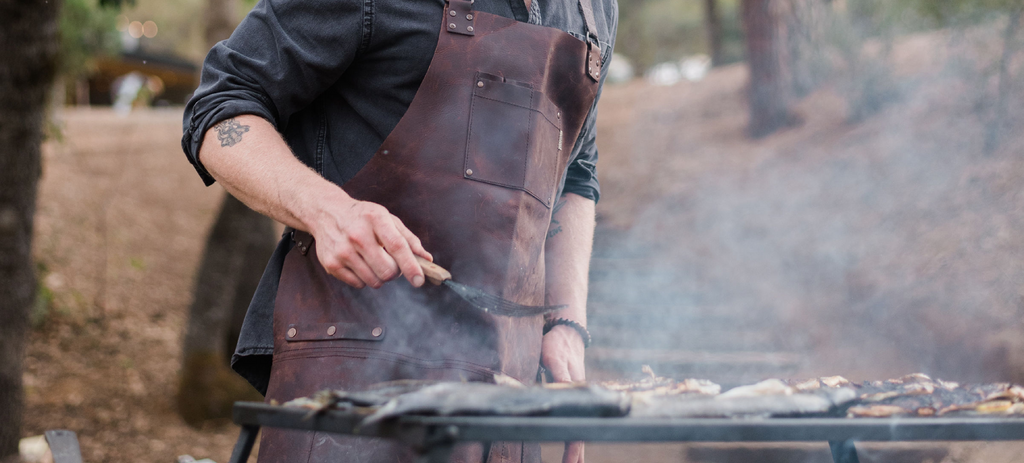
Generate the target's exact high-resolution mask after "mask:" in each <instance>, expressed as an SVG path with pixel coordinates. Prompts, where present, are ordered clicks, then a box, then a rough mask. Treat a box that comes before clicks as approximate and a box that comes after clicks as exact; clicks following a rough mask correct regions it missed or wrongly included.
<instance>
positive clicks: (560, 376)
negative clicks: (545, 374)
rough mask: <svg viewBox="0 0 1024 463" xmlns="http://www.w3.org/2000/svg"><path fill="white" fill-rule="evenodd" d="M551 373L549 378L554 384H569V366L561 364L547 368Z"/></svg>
mask: <svg viewBox="0 0 1024 463" xmlns="http://www.w3.org/2000/svg"><path fill="white" fill-rule="evenodd" d="M548 369H549V370H550V371H551V377H552V378H554V380H555V382H556V383H571V382H572V374H570V373H569V365H567V364H565V363H562V364H560V365H557V366H554V367H550V366H549V367H548Z"/></svg>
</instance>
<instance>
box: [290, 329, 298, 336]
mask: <svg viewBox="0 0 1024 463" xmlns="http://www.w3.org/2000/svg"><path fill="white" fill-rule="evenodd" d="M295 333H297V331H295V328H288V337H289V338H294V337H295Z"/></svg>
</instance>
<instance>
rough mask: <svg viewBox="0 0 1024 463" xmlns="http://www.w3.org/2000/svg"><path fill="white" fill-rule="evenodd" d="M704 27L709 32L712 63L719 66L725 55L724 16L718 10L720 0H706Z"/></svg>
mask: <svg viewBox="0 0 1024 463" xmlns="http://www.w3.org/2000/svg"><path fill="white" fill-rule="evenodd" d="M704 27H706V28H707V32H708V50H709V51H710V53H709V54H710V55H711V65H712V66H719V65H721V64H722V63H723V62H724V61H725V57H724V56H723V55H722V18H721V15H720V14H719V12H718V0H704Z"/></svg>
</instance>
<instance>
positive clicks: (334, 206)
mask: <svg viewBox="0 0 1024 463" xmlns="http://www.w3.org/2000/svg"><path fill="white" fill-rule="evenodd" d="M321 180H322V179H321ZM355 201H356V200H355V199H353V198H352V197H351V196H349V195H348V193H345V190H342V189H341V188H340V187H338V186H337V185H335V184H333V183H330V182H328V181H326V180H323V181H322V184H319V185H315V186H313V187H312V188H307V189H306V193H304V194H302V195H301V199H300V202H301V203H302V205H301V206H300V207H299V208H298V209H299V211H301V212H300V214H301V215H299V216H298V219H299V221H300V222H302V224H303V225H305V226H306V231H308V232H309V233H310V234H312V235H313V236H319V235H320V231H322V230H324V229H325V228H330V227H337V226H338V225H339V224H338V216H339V214H338V213H339V212H340V211H347V210H348V209H349V208H350V207H351V205H352V203H355Z"/></svg>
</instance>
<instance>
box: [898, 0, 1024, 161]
mask: <svg viewBox="0 0 1024 463" xmlns="http://www.w3.org/2000/svg"><path fill="white" fill-rule="evenodd" d="M915 1H916V3H917V7H918V9H919V10H920V11H922V12H923V13H924V14H925V15H927V16H929V17H931V18H933V19H935V20H937V21H938V23H939V25H942V26H959V25H967V24H974V23H977V22H978V21H983V20H987V19H991V18H992V17H993V16H1002V17H1003V18H1004V19H1005V20H1006V27H1005V29H1003V34H1002V39H1003V52H1002V55H1001V56H1000V58H999V62H998V64H997V76H996V79H997V84H996V93H995V95H994V96H992V97H991V98H990V100H991V101H990V102H989V104H988V105H987V106H989V107H992V108H993V110H992V116H991V117H992V119H991V120H990V121H988V123H987V124H986V129H987V130H986V133H985V152H986V153H992V152H994V151H995V150H996V149H997V148H998V147H999V144H1000V139H1001V138H1002V136H1003V135H1004V134H1005V133H1006V131H1007V130H1010V129H1011V127H1010V126H1011V124H1010V120H1009V108H1010V102H1009V100H1010V94H1011V92H1012V90H1013V87H1014V84H1015V83H1016V81H1017V80H1019V79H1018V78H1017V77H1016V76H1015V75H1014V73H1013V72H1012V69H1011V66H1010V64H1011V61H1012V60H1013V57H1014V56H1015V55H1016V54H1017V52H1018V51H1019V49H1020V43H1019V42H1018V36H1019V35H1020V32H1021V28H1022V26H1021V23H1022V21H1024V17H1022V16H1024V0H915Z"/></svg>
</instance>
